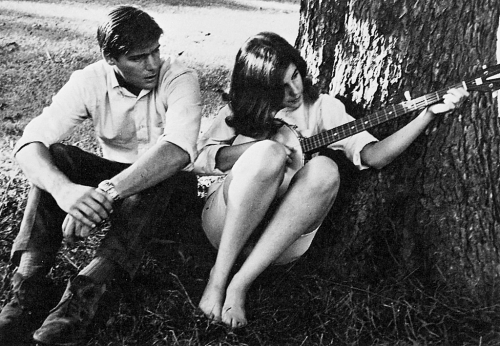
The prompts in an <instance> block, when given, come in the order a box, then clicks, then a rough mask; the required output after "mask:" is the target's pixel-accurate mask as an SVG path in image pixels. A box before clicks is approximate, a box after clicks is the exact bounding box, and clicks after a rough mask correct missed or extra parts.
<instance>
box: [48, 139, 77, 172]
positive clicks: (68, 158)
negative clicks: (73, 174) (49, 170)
mask: <svg viewBox="0 0 500 346" xmlns="http://www.w3.org/2000/svg"><path fill="white" fill-rule="evenodd" d="M49 153H50V156H51V157H52V160H53V161H54V164H55V165H56V166H57V168H59V169H60V170H61V171H62V172H64V173H68V170H69V169H70V167H71V166H72V164H73V158H72V155H71V153H70V150H69V147H68V146H67V145H65V144H61V143H54V144H52V145H50V147H49Z"/></svg>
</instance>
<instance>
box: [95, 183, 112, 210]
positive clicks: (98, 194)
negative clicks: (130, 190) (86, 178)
mask: <svg viewBox="0 0 500 346" xmlns="http://www.w3.org/2000/svg"><path fill="white" fill-rule="evenodd" d="M92 197H93V198H94V199H95V200H96V201H97V202H99V203H100V204H101V205H102V206H103V207H104V208H105V209H106V210H107V211H108V212H109V213H111V212H113V202H114V200H113V198H111V196H110V195H108V194H107V193H106V192H104V191H102V190H101V189H95V190H94V191H93V192H92Z"/></svg>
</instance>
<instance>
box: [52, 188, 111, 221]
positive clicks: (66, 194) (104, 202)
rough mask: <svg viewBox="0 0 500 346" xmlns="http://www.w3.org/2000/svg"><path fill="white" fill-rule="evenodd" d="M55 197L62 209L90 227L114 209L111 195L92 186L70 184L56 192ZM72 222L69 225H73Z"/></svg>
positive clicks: (104, 218) (105, 217)
mask: <svg viewBox="0 0 500 346" xmlns="http://www.w3.org/2000/svg"><path fill="white" fill-rule="evenodd" d="M54 198H55V200H56V201H57V204H58V205H59V207H61V209H62V210H64V211H65V212H67V213H68V215H70V216H71V217H73V218H74V219H75V220H76V221H79V223H81V224H83V225H85V226H87V227H88V228H89V229H92V228H94V227H96V225H98V224H99V223H101V222H102V221H104V220H106V219H107V218H108V217H109V214H110V213H111V212H112V210H113V199H112V198H111V196H109V195H108V194H107V193H105V192H104V191H101V190H100V189H97V188H94V187H90V186H85V185H78V184H68V185H67V186H64V187H61V188H60V189H59V190H58V191H57V193H54ZM67 222H70V221H67ZM72 224H73V222H71V223H70V224H69V225H67V227H73V226H72ZM75 227H76V226H75ZM78 227H79V228H81V226H78ZM64 228H65V227H64V226H63V229H64Z"/></svg>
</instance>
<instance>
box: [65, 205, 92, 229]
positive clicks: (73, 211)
mask: <svg viewBox="0 0 500 346" xmlns="http://www.w3.org/2000/svg"><path fill="white" fill-rule="evenodd" d="M70 215H71V216H73V217H74V218H75V219H77V220H78V221H80V222H83V223H84V224H85V225H87V226H89V227H91V228H94V227H95V226H96V223H95V222H94V221H93V220H91V219H89V218H88V217H87V215H86V214H83V213H82V212H81V211H80V210H78V209H71V210H70Z"/></svg>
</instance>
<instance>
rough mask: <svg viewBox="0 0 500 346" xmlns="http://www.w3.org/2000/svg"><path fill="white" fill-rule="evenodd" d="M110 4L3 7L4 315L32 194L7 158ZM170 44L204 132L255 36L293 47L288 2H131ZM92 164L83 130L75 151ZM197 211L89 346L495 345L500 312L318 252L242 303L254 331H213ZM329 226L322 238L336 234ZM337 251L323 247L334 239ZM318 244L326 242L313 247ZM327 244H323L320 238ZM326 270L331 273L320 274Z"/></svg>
mask: <svg viewBox="0 0 500 346" xmlns="http://www.w3.org/2000/svg"><path fill="white" fill-rule="evenodd" d="M116 3H118V1H116V0H109V1H100V2H90V1H86V0H81V1H73V2H68V1H60V0H52V1H51V2H50V3H49V2H41V1H39V2H30V1H17V2H16V1H0V273H1V275H2V285H1V286H0V303H2V305H3V303H4V302H5V300H6V299H7V297H8V284H9V277H10V274H11V272H12V268H11V267H10V266H9V264H8V259H9V250H10V247H11V245H12V241H13V239H14V237H15V235H16V233H17V230H18V228H19V224H20V220H21V217H22V211H23V208H24V205H25V198H26V193H27V188H28V185H27V182H26V180H25V178H24V177H23V175H22V174H21V173H20V172H19V169H18V168H17V166H16V164H15V163H14V162H13V161H12V160H11V158H10V156H9V153H10V151H11V149H12V147H13V145H14V143H15V142H16V140H17V139H18V138H19V136H20V135H21V133H22V129H23V128H24V126H25V125H26V123H27V122H28V121H29V120H30V119H31V118H32V117H34V116H36V115H37V114H39V112H40V110H41V109H42V107H44V106H46V105H48V104H49V103H50V100H51V97H52V95H53V94H54V93H55V92H56V91H57V90H58V89H59V88H60V87H61V86H62V84H63V83H64V82H65V81H66V80H67V79H68V77H69V75H70V73H71V72H72V71H73V70H75V69H78V68H81V67H83V66H85V65H87V64H89V63H91V62H93V61H95V60H97V59H98V58H99V54H98V50H97V49H96V44H95V39H94V32H95V27H96V25H97V22H98V19H99V17H100V16H101V15H102V12H103V9H104V8H106V7H108V6H109V5H112V4H116ZM136 3H138V4H141V5H144V7H145V8H146V9H147V10H148V11H149V12H151V13H153V14H154V17H155V18H156V19H157V20H158V22H159V23H160V25H162V27H163V28H164V30H165V35H164V37H163V38H162V40H161V43H162V48H161V49H162V54H175V55H181V56H182V57H183V58H184V59H185V61H186V63H188V64H189V65H191V66H192V67H194V68H196V69H197V70H198V72H199V75H200V82H201V88H202V93H203V103H204V122H203V128H205V127H206V126H207V125H208V124H209V122H210V119H211V117H212V116H213V115H214V114H215V112H216V111H217V109H218V108H219V107H220V105H221V101H220V91H221V90H223V89H225V88H226V86H227V84H226V83H227V77H228V74H229V69H230V67H231V64H232V60H233V57H234V54H235V53H236V51H237V49H238V47H239V46H240V45H241V43H242V42H243V40H244V39H246V38H247V37H248V36H250V35H251V34H254V33H256V32H258V31H261V30H271V31H275V32H278V33H280V34H281V35H283V36H284V37H286V38H287V39H288V40H290V41H291V42H293V41H294V40H295V35H296V33H297V28H298V9H299V5H298V0H296V1H231V0H212V1H203V0H184V1H180V0H178V1H176V0H164V1H159V0H152V1H139V2H136ZM68 141H69V142H71V143H76V144H77V145H79V146H81V147H82V148H84V149H88V150H94V151H98V149H97V148H96V145H95V141H94V138H93V133H92V130H91V127H90V124H83V126H81V127H80V128H79V130H78V131H77V133H75V134H74V135H73V136H72V137H71V138H70V139H68ZM200 203H201V200H200V199H195V202H194V204H193V205H191V206H190V207H189V208H186V209H185V210H181V212H180V214H179V219H183V218H184V217H186V220H185V221H184V222H179V224H178V225H177V227H176V231H175V233H176V234H175V235H173V236H171V237H169V238H165V239H158V241H157V242H155V243H154V244H152V246H151V249H150V250H151V251H150V252H149V253H148V255H147V256H146V258H145V259H144V261H143V264H142V267H141V268H140V271H139V273H138V275H137V277H136V278H135V279H134V280H133V281H132V282H128V281H127V280H118V281H116V282H115V283H114V284H113V285H112V287H110V288H109V290H108V292H107V293H106V295H105V297H104V301H103V304H101V308H100V310H99V312H98V315H97V317H96V320H95V322H94V323H93V324H92V325H91V328H90V333H89V340H88V345H488V344H489V345H495V344H497V340H498V339H497V331H498V330H497V327H495V326H496V325H498V317H497V316H500V314H499V313H498V312H499V308H498V306H496V305H493V306H484V305H482V304H480V303H478V302H476V301H474V300H473V299H471V298H468V297H466V296H463V295H461V294H460V292H456V291H455V290H453V289H452V288H449V287H446V286H440V285H437V284H429V283H426V284H423V283H422V282H420V281H418V280H415V279H410V278H408V277H397V276H391V274H390V273H388V274H387V276H386V277H385V278H383V279H382V280H380V279H379V280H372V279H367V278H356V279H353V278H346V277H344V276H342V275H340V274H339V273H342V272H343V270H342V268H339V266H338V265H336V263H335V260H336V257H335V254H332V253H330V247H329V244H324V243H319V241H315V243H313V246H312V248H311V251H310V252H309V253H308V254H307V255H306V256H305V257H304V258H302V259H301V260H299V261H298V262H296V263H294V264H292V265H288V266H284V267H279V268H271V269H270V270H268V271H267V272H266V273H264V274H263V275H262V277H261V278H259V279H258V281H257V282H256V283H255V285H254V286H253V287H252V289H251V290H250V292H249V297H248V306H247V308H248V314H249V319H250V323H249V325H248V327H246V328H244V329H242V330H237V331H232V330H229V329H227V328H225V327H224V326H221V325H217V324H211V323H209V322H208V321H207V320H206V319H205V318H203V316H201V315H200V313H199V311H198V310H197V309H196V306H197V304H198V301H199V299H200V297H201V294H202V291H203V288H204V286H205V283H206V278H207V277H208V272H209V270H210V268H211V266H212V264H213V260H214V255H215V253H214V251H213V250H212V249H211V247H210V245H209V244H208V243H207V241H206V239H205V237H204V236H203V234H202V232H201V229H200V226H199V209H200V206H201V204H200ZM331 231H332V229H331V225H328V223H327V224H326V225H325V227H323V228H322V229H321V230H320V232H323V233H327V232H331ZM101 236H102V232H100V233H99V234H97V235H95V236H93V237H91V238H89V239H88V240H87V241H85V242H84V243H81V244H77V245H76V246H74V247H66V248H64V249H63V250H62V251H61V253H60V255H59V260H58V264H57V266H56V268H55V269H54V271H53V273H52V274H53V276H54V278H55V280H56V282H57V283H58V285H59V287H60V288H61V289H63V288H64V282H65V280H66V279H67V278H69V277H71V276H72V275H75V274H76V273H77V271H78V270H79V269H80V268H81V267H82V266H83V265H84V264H85V263H86V262H87V261H88V259H89V258H90V257H91V256H92V253H93V250H94V249H95V246H96V244H97V243H98V241H99V238H100V237H101ZM330 238H331V237H330ZM318 239H321V237H320V238H318ZM323 239H324V238H323ZM325 259H329V261H328V260H325Z"/></svg>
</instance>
